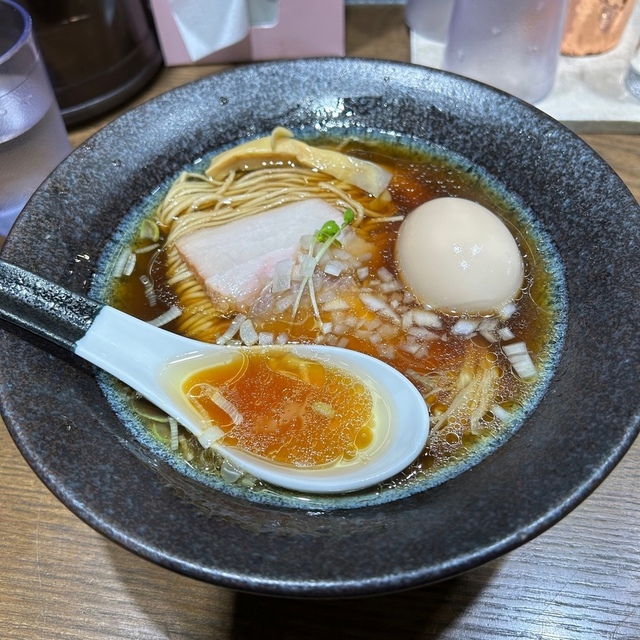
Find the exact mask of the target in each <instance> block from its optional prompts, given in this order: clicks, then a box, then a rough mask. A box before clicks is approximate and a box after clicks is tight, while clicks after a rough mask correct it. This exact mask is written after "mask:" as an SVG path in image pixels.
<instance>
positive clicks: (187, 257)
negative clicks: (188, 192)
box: [176, 198, 342, 308]
mask: <svg viewBox="0 0 640 640" xmlns="http://www.w3.org/2000/svg"><path fill="white" fill-rule="evenodd" d="M328 220H335V221H336V222H337V223H338V224H340V223H341V222H342V214H341V212H339V211H338V210H337V209H335V208H334V207H332V206H331V205H330V204H328V203H327V202H325V201H324V200H319V199H316V198H310V199H308V200H301V201H299V202H293V203H291V204H286V205H283V206H281V207H277V208H275V209H270V210H268V211H264V212H262V213H258V214H256V215H252V216H248V217H246V218H240V219H239V220H233V221H231V222H228V223H226V224H222V225H219V226H217V227H207V228H204V229H198V230H196V231H193V232H192V233H190V234H188V235H186V236H183V237H182V238H179V239H178V240H177V241H176V248H177V249H178V251H179V253H180V255H181V256H182V259H183V260H184V261H185V262H186V263H187V265H188V267H189V269H190V270H191V272H192V273H193V274H194V275H195V276H196V277H197V278H198V280H199V281H200V283H201V284H202V285H203V287H204V289H205V291H206V293H207V295H208V296H209V297H210V298H211V299H212V300H213V301H214V302H226V303H227V304H229V305H230V306H231V307H235V308H242V307H245V306H248V305H251V303H252V302H253V300H255V298H257V296H258V295H259V294H260V293H261V292H262V290H263V289H264V288H265V286H267V285H268V284H270V283H271V281H272V279H273V275H274V272H275V266H276V264H277V263H278V262H280V261H282V260H287V259H293V258H294V257H295V255H296V252H297V249H298V246H299V244H300V239H301V238H302V237H303V236H305V235H312V234H313V233H315V232H316V231H317V230H318V229H320V228H321V227H322V225H323V224H324V223H325V222H327V221H328Z"/></svg>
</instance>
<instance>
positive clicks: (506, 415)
mask: <svg viewBox="0 0 640 640" xmlns="http://www.w3.org/2000/svg"><path fill="white" fill-rule="evenodd" d="M491 413H493V415H494V416H495V417H496V418H497V419H498V420H500V422H502V424H509V422H511V419H512V418H513V416H512V415H511V413H510V412H509V411H507V410H506V409H505V408H504V407H501V406H500V405H499V404H494V405H493V406H492V407H491Z"/></svg>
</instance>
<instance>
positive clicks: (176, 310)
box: [148, 305, 182, 327]
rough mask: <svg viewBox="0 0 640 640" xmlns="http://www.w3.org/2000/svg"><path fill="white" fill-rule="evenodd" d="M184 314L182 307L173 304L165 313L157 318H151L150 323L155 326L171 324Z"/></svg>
mask: <svg viewBox="0 0 640 640" xmlns="http://www.w3.org/2000/svg"><path fill="white" fill-rule="evenodd" d="M181 315H182V309H180V307H177V306H175V305H174V306H173V307H171V308H170V309H167V310H166V311H165V312H164V313H162V314H160V315H159V316H158V317H157V318H153V319H152V320H149V321H148V323H149V324H151V325H153V326H154V327H162V326H164V325H165V324H169V323H170V322H171V321H172V320H175V319H176V318H179V317H180V316H181Z"/></svg>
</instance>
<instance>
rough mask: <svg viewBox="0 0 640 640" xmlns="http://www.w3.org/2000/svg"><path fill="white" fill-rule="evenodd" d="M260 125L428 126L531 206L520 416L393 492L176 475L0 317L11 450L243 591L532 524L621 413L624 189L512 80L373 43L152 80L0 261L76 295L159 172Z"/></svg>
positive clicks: (333, 579) (94, 515)
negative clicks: (553, 346) (536, 363)
mask: <svg viewBox="0 0 640 640" xmlns="http://www.w3.org/2000/svg"><path fill="white" fill-rule="evenodd" d="M282 87H286V88H287V89H286V92H284V93H283V91H282V89H281V88H282ZM279 125H282V126H285V127H289V128H291V129H294V130H300V131H308V132H314V131H327V132H330V133H332V134H335V135H345V136H348V135H350V134H352V133H353V134H357V133H358V132H368V133H374V134H375V133H379V134H381V135H384V136H388V137H393V138H396V139H398V140H412V141H415V142H416V143H418V144H419V143H427V144H429V145H432V146H434V147H437V148H438V149H443V150H445V151H447V152H450V153H452V154H455V156H456V157H458V158H462V159H463V160H464V162H466V163H468V165H469V167H470V169H471V168H473V170H474V171H476V170H477V171H479V172H481V173H482V174H483V175H486V176H488V177H489V178H490V179H491V180H494V181H496V182H497V183H499V184H501V185H502V186H503V187H504V189H505V190H506V191H507V192H508V193H510V194H512V195H513V196H514V197H515V198H516V199H517V200H518V201H519V202H521V203H522V206H523V207H526V208H527V209H529V210H530V211H531V212H532V215H533V216H534V218H535V220H536V224H539V225H540V227H541V229H543V231H544V233H545V235H546V237H548V238H549V241H550V243H551V244H552V245H553V247H554V250H555V251H556V252H557V255H558V256H559V259H560V261H561V263H562V274H563V282H564V283H565V284H564V286H565V289H566V317H565V318H564V319H563V323H565V326H563V336H562V340H561V348H560V350H559V352H558V357H557V362H555V364H554V370H553V375H552V377H551V378H550V380H549V383H548V385H546V387H545V389H544V394H543V395H541V397H539V398H538V400H537V403H536V404H535V406H534V407H532V408H531V410H530V411H529V412H528V414H527V416H526V419H525V420H524V421H523V423H522V424H521V425H520V427H519V428H518V429H517V430H516V431H515V432H514V433H512V434H510V437H509V438H508V439H505V441H503V442H500V446H497V447H495V448H494V449H493V450H492V451H491V452H490V453H488V454H487V455H485V456H482V457H481V459H479V460H477V461H476V463H475V464H473V466H471V467H470V468H468V469H465V470H463V471H461V472H460V473H457V474H452V477H449V478H447V479H446V480H445V481H442V482H440V483H438V484H436V485H434V486H430V487H428V488H425V489H424V490H421V491H415V492H411V493H410V494H401V495H398V496H395V497H393V496H392V499H388V500H383V501H379V502H376V501H375V500H372V501H369V502H367V503H366V504H357V505H353V506H349V505H348V504H342V503H340V504H334V505H332V504H331V503H330V502H325V503H323V502H317V501H313V500H310V501H308V502H306V503H305V502H304V501H300V500H299V501H298V502H297V503H296V504H292V503H290V502H289V501H287V500H277V499H273V500H266V501H265V500H262V501H261V500H253V499H250V498H248V497H246V496H244V495H242V494H238V493H234V492H229V491H224V490H219V489H217V488H216V487H212V486H210V485H209V484H207V483H206V482H201V481H199V479H198V478H197V477H192V476H190V475H188V474H184V473H181V472H180V469H179V468H177V467H176V466H175V465H172V464H171V463H170V462H168V461H167V459H166V458H165V457H163V456H162V455H159V454H158V453H157V452H156V450H154V449H153V448H150V447H148V446H146V444H145V442H144V441H142V440H140V439H139V438H137V437H136V435H135V434H134V433H132V431H131V429H130V428H129V427H128V426H127V424H125V421H123V420H122V419H121V418H120V417H119V413H118V412H117V411H115V410H114V406H113V403H112V402H110V401H109V400H108V399H107V397H106V395H105V393H104V386H103V385H102V384H101V383H100V376H99V375H97V373H96V372H95V371H94V370H93V369H92V368H91V367H90V366H89V365H87V364H86V363H83V362H80V361H78V360H77V359H76V358H74V357H73V356H71V355H69V354H67V353H66V352H62V351H61V350H59V349H57V348H56V347H54V346H50V345H48V344H44V343H43V342H42V341H41V340H39V339H38V338H36V337H32V336H30V335H27V334H26V333H24V332H22V331H21V330H18V329H16V328H13V327H11V326H9V325H6V324H2V325H0V357H1V358H2V362H3V366H2V368H1V370H0V383H1V384H0V389H1V390H0V401H1V407H2V413H3V417H4V420H5V422H6V424H7V426H8V428H9V430H10V432H11V434H12V436H13V438H14V439H15V441H16V443H17V445H18V447H19V449H20V451H21V453H22V454H23V455H24V457H25V458H26V460H27V461H28V463H29V464H30V465H31V467H32V468H33V469H34V471H35V472H36V473H37V474H38V476H39V477H40V478H41V479H42V480H43V481H44V483H45V484H46V485H47V486H48V487H49V488H50V489H51V491H52V492H53V493H54V494H55V495H56V496H57V497H58V498H59V499H60V500H61V501H62V502H63V503H64V504H65V505H67V506H68V508H69V509H71V511H73V512H74V513H75V514H77V515H78V516H79V517H80V518H82V519H83V520H84V521H85V522H87V523H88V524H89V525H91V526H92V527H94V528H95V529H96V530H98V531H99V532H101V533H103V534H104V535H105V536H107V537H108V538H110V539H112V540H114V541H115V542H117V543H119V544H120V545H122V546H123V547H125V548H127V549H129V550H130V551H132V552H134V553H136V554H139V555H140V556H142V557H144V558H147V559H149V560H151V561H153V562H155V563H157V564H159V565H162V566H164V567H167V568H169V569H173V570H175V571H178V572H180V573H183V574H185V575H188V576H191V577H194V578H197V579H200V580H204V581H208V582H211V583H214V584H216V585H220V586H225V587H229V588H233V589H238V590H242V591H248V592H256V593H262V594H273V595H287V596H297V597H301V596H308V597H337V596H353V595H367V594H376V593H382V592H387V591H393V590H399V589H405V588H410V587H415V586H419V585H425V584H428V583H432V582H436V581H439V580H443V579H446V578H450V577H453V576H455V575H457V574H460V573H462V572H464V571H467V570H469V569H472V568H474V567H477V566H479V565H481V564H483V563H485V562H487V561H489V560H492V559H494V558H496V557H498V556H500V555H501V554H504V553H506V552H508V551H510V550H512V549H514V548H516V547H517V546H519V545H521V544H523V543H525V542H527V541H528V540H530V539H532V538H533V537H535V536H536V535H538V534H540V533H542V532H543V531H545V530H546V529H547V528H549V527H550V526H552V525H553V524H554V523H556V522H557V521H558V520H560V519H561V518H562V517H563V516H564V515H566V514H567V513H568V512H569V511H571V510H572V509H573V508H574V507H575V506H576V505H578V504H579V503H580V502H581V501H582V500H583V499H584V498H586V497H587V496H588V495H589V494H590V493H591V492H592V491H593V490H594V489H595V488H596V487H597V486H598V484H599V483H600V482H601V481H602V480H603V479H604V478H605V477H606V475H607V474H608V473H609V472H610V471H611V469H612V468H613V467H614V466H615V464H616V463H617V462H618V461H619V460H620V459H621V457H622V456H623V455H624V453H625V452H626V450H627V449H628V448H629V446H630V445H631V443H632V442H633V440H634V438H635V437H636V435H637V432H638V429H639V426H640V425H639V423H638V415H639V412H638V408H639V404H640V402H639V399H638V396H637V371H638V367H639V346H638V340H637V327H638V326H640V308H639V306H638V304H637V300H638V299H640V285H639V283H640V273H639V271H640V268H639V266H638V261H637V255H638V250H639V248H640V246H639V245H640V208H639V207H638V204H637V203H636V202H635V200H634V198H633V197H632V195H631V194H630V193H629V191H628V190H627V188H626V187H625V185H624V184H623V183H622V181H621V180H620V179H619V178H618V177H617V176H616V175H615V173H614V172H613V171H612V170H611V168H610V167H609V166H608V165H607V164H606V163H605V162H604V161H603V160H602V159H601V158H600V157H599V156H598V155H597V154H596V153H594V151H593V150H591V149H590V148H589V147H588V146H587V145H586V144H585V143H583V142H582V141H581V140H580V139H579V138H577V137H576V136H575V135H574V134H573V133H571V132H570V131H569V130H567V129H566V128H564V127H563V126H562V125H560V124H558V123H557V122H555V121H554V120H552V119H550V118H549V117H547V116H546V115H544V114H543V113H541V112H540V111H538V110H536V109H535V108H533V107H531V106H529V105H527V104H525V103H523V102H521V101H519V100H517V99H516V98H513V97H512V96H509V95H507V94H504V93H501V92H499V91H497V90H494V89H490V88H488V87H486V86H484V85H481V84H479V83H476V82H473V81H471V80H466V79H463V78H460V77H456V76H453V75H450V74H447V73H444V72H440V71H435V70H430V69H427V68H423V67H416V66H412V65H406V64H398V63H393V62H384V61H372V60H353V59H322V60H299V61H287V62H275V63H263V64H257V65H248V66H245V67H240V68H236V69H234V70H231V71H227V72H223V73H221V74H218V75H215V76H211V77H209V78H205V79H203V80H200V81H198V82H195V83H193V84H190V85H186V86H184V87H181V88H178V89H176V90H174V91H171V92H169V93H167V94H164V95H162V96H159V97H158V98H156V99H154V100H152V101H150V102H149V103H147V104H145V105H142V106H140V107H138V108H136V109H134V110H132V111H131V112H129V113H127V114H125V115H123V116H122V117H120V118H119V119H117V120H116V121H114V122H113V123H111V124H110V125H108V126H107V127H106V128H104V129H103V130H101V131H99V132H98V133H97V134H96V135H94V136H93V137H92V138H90V139H89V140H87V141H86V142H85V143H84V144H82V145H81V146H80V147H79V148H78V149H77V150H76V151H74V152H73V153H72V154H71V156H70V157H69V158H68V159H67V160H65V162H64V163H63V164H62V165H61V166H60V167H58V168H57V169H56V170H55V171H54V173H53V174H52V175H51V176H50V177H49V178H48V179H47V181H46V182H45V183H44V184H43V185H42V187H41V188H40V189H39V190H38V191H37V192H36V194H35V195H34V197H33V198H32V199H31V201H30V202H29V204H28V206H27V207H26V209H25V211H24V212H23V214H22V215H21V216H20V217H19V219H18V221H17V222H16V225H15V227H14V229H13V231H12V233H11V235H10V236H9V238H8V239H7V242H6V244H5V246H4V248H3V251H2V258H3V259H5V260H8V261H11V262H14V263H17V264H19V265H20V266H23V267H25V268H27V269H30V270H32V271H35V272H36V273H39V274H42V275H45V276H46V277H48V278H49V279H51V280H54V281H55V282H58V283H60V284H62V285H64V286H65V287H68V288H70V289H72V290H74V291H77V292H79V293H88V292H95V291H96V282H97V281H99V279H100V265H101V260H102V259H103V256H104V254H105V251H108V249H109V247H110V246H112V243H113V238H114V234H117V233H119V230H121V229H122V225H123V224H124V222H123V221H126V220H127V218H128V217H129V216H130V215H131V212H132V211H134V210H135V209H136V207H139V206H140V205H141V203H143V202H145V201H146V199H147V198H149V197H150V194H153V193H154V191H155V190H156V189H157V188H158V186H159V185H162V184H165V183H166V182H167V180H168V179H170V178H171V177H172V176H175V175H176V174H177V173H178V172H179V171H180V169H181V168H182V167H185V166H187V165H191V164H192V163H193V162H194V160H196V159H198V158H201V157H206V156H207V155H208V154H210V153H211V152H212V151H214V150H216V149H221V148H224V147H226V146H229V145H231V144H234V143H236V142H239V141H243V140H246V139H251V138H255V137H258V136H262V135H266V134H268V133H269V132H270V131H271V130H272V129H273V128H274V127H276V126H279ZM17 381H19V382H17Z"/></svg>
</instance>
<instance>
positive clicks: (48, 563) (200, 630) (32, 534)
mask: <svg viewBox="0 0 640 640" xmlns="http://www.w3.org/2000/svg"><path fill="white" fill-rule="evenodd" d="M347 25H348V30H347V49H348V52H349V55H351V56H366V57H380V58H388V59H394V60H405V61H406V60H408V58H409V46H408V34H407V31H406V28H405V26H404V24H403V22H402V12H401V9H400V8H399V7H351V8H349V9H348V13H347ZM220 69H221V67H191V68H173V69H163V70H162V71H161V72H160V74H159V75H158V76H157V77H156V78H155V80H154V81H153V82H152V84H151V85H150V86H149V87H148V88H147V89H146V90H145V91H143V92H142V93H141V94H140V95H139V96H137V97H136V99H135V100H132V101H131V102H130V103H129V104H126V105H124V106H123V107H122V109H120V110H119V111H118V112H115V113H110V114H109V115H108V116H106V117H104V118H101V119H100V120H98V121H96V122H92V123H90V124H88V125H86V126H82V127H79V128H75V129H73V130H71V131H70V137H71V140H72V143H73V144H74V145H77V144H79V143H80V142H81V141H82V140H84V139H85V138H86V137H87V136H88V135H90V134H91V133H93V132H94V131H96V130H97V129H98V128H100V127H102V126H103V125H104V124H105V123H107V122H108V121H109V120H111V119H112V118H114V117H116V116H117V115H118V114H119V113H120V112H121V111H124V110H126V109H128V108H130V107H132V106H134V105H135V104H138V103H140V102H142V101H145V100H147V99H149V98H150V97H152V96H154V95H157V94H158V93H161V92H164V91H166V90H168V89H170V88H172V87H175V86H178V85H180V84H183V83H185V82H188V81H191V80H195V79H197V78H199V77H201V76H204V75H208V74H210V73H213V72H216V71H218V70H220ZM584 138H585V140H586V141H587V142H588V143H589V144H590V145H592V146H593V147H594V148H595V149H596V150H597V151H598V152H599V153H600V154H601V155H602V156H603V157H604V158H605V160H607V162H609V163H610V164H611V165H612V166H613V167H614V169H615V170H616V171H617V172H618V173H619V174H620V176H621V177H622V179H623V180H624V181H625V182H626V183H627V185H628V186H629V187H630V188H631V190H632V191H633V193H634V195H635V196H636V198H640V138H638V137H634V136H630V135H606V134H598V135H585V136H584ZM639 479H640V442H637V443H636V444H635V445H634V446H633V447H632V448H631V450H630V451H629V453H628V454H627V456H626V457H625V458H624V460H623V461H622V462H621V464H620V465H619V466H618V467H617V468H616V469H615V470H614V472H613V473H612V474H611V475H610V476H609V477H608V478H607V480H605V482H604V483H603V484H602V486H601V487H600V488H599V489H598V490H597V491H596V492H595V493H594V494H593V495H592V496H591V497H590V498H588V499H587V500H586V501H585V502H584V503H583V504H582V505H581V506H580V507H579V508H577V509H576V510H575V511H574V512H573V513H571V514H570V515H569V516H568V517H566V518H565V519H564V520H562V521H561V522H560V523H559V524H557V525H556V526H554V527H553V528H552V529H551V530H549V531H548V532H547V533H544V534H543V535H541V536H539V537H538V538H536V539H535V540H533V541H532V542H529V543H528V544H526V545H525V546H523V547H521V548H519V549H517V550H516V551H513V552H512V553H510V554H508V555H507V556H504V557H502V558H500V559H498V560H495V561H494V562H491V563H489V564H487V565H485V566H483V567H481V568H478V569H476V570H474V571H471V572H469V573H467V574H466V575H463V576H461V577H458V578H456V579H453V580H450V581H448V582H444V583H441V584H437V585H434V586H430V587H425V588H419V589H415V590H413V591H409V592H406V593H400V594H393V595H387V596H379V597H375V598H366V599H359V600H337V601H295V600H280V599H273V598H266V597H259V596H254V595H245V594H237V593H233V592H231V591H228V590H225V589H221V588H217V587H214V586H211V585H208V584H204V583H200V582H197V581H195V580H192V579H189V578H185V577H183V576H181V575H177V574H174V573H172V572H170V571H168V570H165V569H162V568H159V567H157V566H155V565H153V564H150V563H149V562H147V561H145V560H142V559H140V558H138V557H137V556H134V555H133V554H131V553H129V552H128V551H125V550H123V549H121V548H120V547H119V546H117V545H116V544H114V543H112V542H111V541H109V540H107V539H105V538H104V537H103V536H101V535H100V534H98V533H96V532H94V531H93V530H92V529H90V528H89V527H88V526H87V525H85V524H84V523H83V522H82V521H80V520H79V519H78V518H77V517H76V516H75V515H73V514H72V513H71V512H70V511H68V510H67V509H66V508H65V507H63V506H62V504H61V503H59V502H58V501H57V499H56V498H54V497H53V496H52V495H51V494H50V493H49V491H48V490H47V489H46V488H45V487H44V486H43V484H42V483H41V482H40V480H39V479H38V478H37V477H36V476H35V475H34V474H33V472H32V471H31V469H30V468H29V467H28V466H27V464H26V463H25V462H24V460H23V459H22V457H21V456H20V453H19V452H18V450H17V449H16V447H15V445H14V444H13V442H12V440H11V438H10V436H9V434H8V432H7V431H6V429H5V427H4V424H2V425H1V426H0V638H2V639H7V640H22V639H24V640H38V639H47V640H52V639H58V638H77V639H79V640H80V639H81V640H92V639H104V640H107V639H108V640H114V639H117V638H135V639H138V640H152V639H153V640H160V639H167V638H171V639H175V640H178V639H186V638H190V639H193V640H196V639H198V640H199V639H205V638H206V639H233V640H241V639H244V638H247V639H251V640H254V639H255V638H260V639H268V638H281V639H287V638H303V637H305V638H308V639H309V640H312V639H314V638H318V639H319V638H323V639H324V638H326V637H327V636H329V637H335V638H340V639H342V638H349V639H351V638H358V639H363V640H365V639H367V640H372V639H381V638H394V639H395V638H404V639H407V640H414V639H418V638H454V639H462V638H464V639H473V638H486V639H491V640H495V639H496V638H543V639H545V640H549V639H576V640H577V639H580V640H583V639H591V638H594V639H596V638H598V639H602V638H611V639H614V638H615V639H616V640H623V639H627V640H637V639H638V638H640V482H639Z"/></svg>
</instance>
